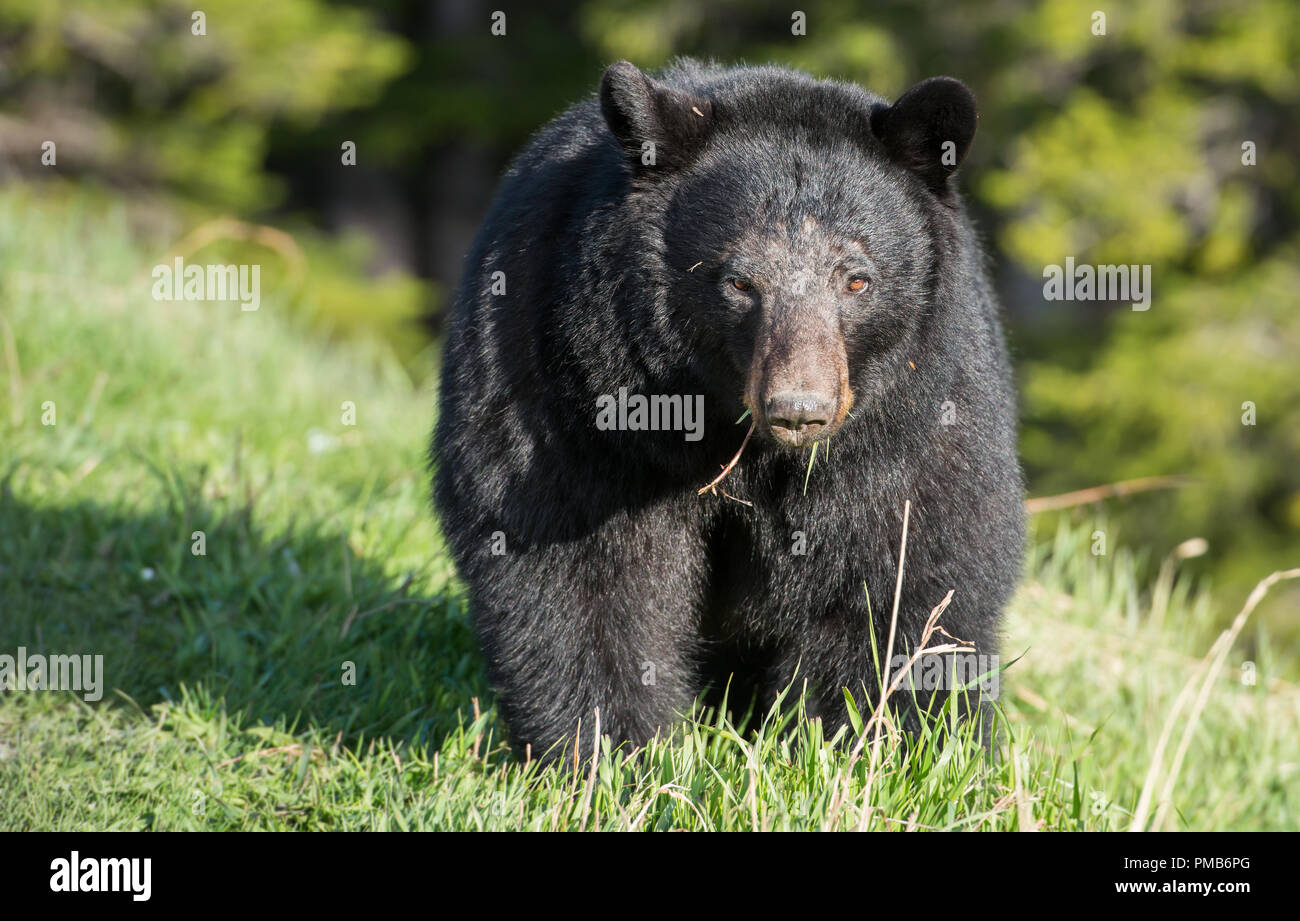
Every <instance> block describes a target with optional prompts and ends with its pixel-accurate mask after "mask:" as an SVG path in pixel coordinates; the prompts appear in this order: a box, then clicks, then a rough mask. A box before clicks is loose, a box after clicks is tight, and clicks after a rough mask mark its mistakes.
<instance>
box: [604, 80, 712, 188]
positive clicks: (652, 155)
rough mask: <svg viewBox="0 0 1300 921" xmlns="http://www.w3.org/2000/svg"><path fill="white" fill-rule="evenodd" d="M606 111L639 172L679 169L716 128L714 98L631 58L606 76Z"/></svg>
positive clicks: (612, 127) (692, 157)
mask: <svg viewBox="0 0 1300 921" xmlns="http://www.w3.org/2000/svg"><path fill="white" fill-rule="evenodd" d="M600 111H601V113H602V114H603V115H604V116H605V124H607V125H609V130H610V131H611V132H613V134H614V137H615V138H617V139H618V142H619V144H621V145H622V146H623V149H624V150H625V151H626V152H627V155H628V160H629V162H630V163H631V165H632V169H633V171H634V172H635V173H636V175H638V176H648V177H653V176H654V175H655V174H660V175H666V174H668V173H670V172H673V171H674V170H679V169H681V168H682V167H684V166H686V165H687V164H689V163H690V162H691V161H692V160H694V159H695V157H696V155H697V154H698V153H699V152H700V149H701V148H702V147H703V146H704V142H705V141H706V140H707V139H708V136H709V133H710V132H711V131H712V130H713V104H712V103H711V102H709V100H707V99H704V98H701V97H699V96H694V95H692V94H690V93H687V92H685V91H683V90H679V89H675V88H673V87H670V86H664V85H663V84H661V83H658V82H656V81H654V80H652V79H650V78H649V77H647V76H646V75H645V74H643V73H641V71H639V70H637V68H636V67H635V66H633V65H632V64H629V63H628V62H627V61H619V62H618V63H617V64H611V65H610V66H609V68H608V69H607V70H606V71H605V76H604V77H603V78H601V81H600Z"/></svg>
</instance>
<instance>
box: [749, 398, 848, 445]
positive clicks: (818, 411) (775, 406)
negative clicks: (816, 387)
mask: <svg viewBox="0 0 1300 921" xmlns="http://www.w3.org/2000/svg"><path fill="white" fill-rule="evenodd" d="M835 402H836V401H835V397H834V396H833V395H829V396H828V395H827V394H823V393H813V392H808V391H794V390H787V391H784V392H782V393H778V394H775V395H773V396H770V397H768V398H767V401H766V404H765V406H764V409H765V410H766V412H767V424H768V428H770V429H771V431H772V435H773V437H775V438H776V439H777V440H778V441H781V442H784V443H785V444H788V445H791V446H792V447H799V446H800V445H804V444H809V443H811V442H813V441H815V440H817V437H818V436H819V435H821V433H822V432H823V430H825V429H826V427H827V426H829V425H830V424H831V420H832V419H834V418H835Z"/></svg>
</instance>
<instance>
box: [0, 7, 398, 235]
mask: <svg viewBox="0 0 1300 921" xmlns="http://www.w3.org/2000/svg"><path fill="white" fill-rule="evenodd" d="M193 12H194V6H193V4H189V5H186V4H181V3H178V2H173V0H141V2H112V3H104V2H101V0H19V2H14V3H5V4H4V6H3V7H2V8H0V33H2V34H5V35H6V37H7V44H8V46H9V47H7V48H6V50H5V56H4V63H5V66H3V67H0V99H3V100H4V102H3V106H4V109H5V110H6V112H7V113H8V118H10V119H12V120H13V122H14V124H13V125H12V126H11V130H13V131H14V132H15V133H16V135H17V137H18V138H19V139H20V141H19V142H18V143H15V144H14V145H13V146H14V148H17V149H16V150H15V151H14V152H15V153H18V152H21V153H22V154H23V155H25V158H29V162H30V163H31V164H33V165H34V164H35V163H36V162H37V157H38V156H39V143H40V141H43V140H53V141H55V142H56V144H57V145H58V156H59V165H60V167H61V169H63V170H64V171H67V172H71V173H73V174H78V173H85V174H93V175H98V176H101V177H107V178H110V179H112V180H113V181H116V182H122V183H128V182H129V183H132V184H138V183H141V182H144V183H148V184H150V185H162V186H163V187H165V188H168V189H170V190H173V191H175V192H178V193H179V194H181V195H184V196H186V197H190V198H194V199H199V200H203V201H207V202H210V203H213V204H219V205H226V206H231V207H234V208H237V209H242V210H251V209H264V208H266V207H267V206H268V205H269V204H273V203H274V201H275V198H276V195H277V194H278V188H277V184H276V183H275V182H273V181H272V180H271V178H270V177H269V176H268V175H266V174H265V173H264V172H263V165H264V164H263V161H264V159H265V155H266V153H267V145H268V132H269V130H270V127H271V125H272V124H273V123H274V122H276V121H277V120H284V121H286V122H288V123H291V124H297V125H311V124H313V123H315V122H316V121H318V120H319V119H320V118H321V117H322V116H323V115H324V114H325V113H326V112H327V111H329V110H331V109H335V108H353V107H357V106H362V105H366V104H367V103H369V102H372V101H373V100H374V98H375V94H376V93H377V91H378V89H379V88H380V87H381V86H382V85H383V84H384V83H386V82H387V81H388V80H390V79H392V78H393V77H394V76H395V75H396V74H398V73H400V72H401V71H402V69H403V68H404V67H405V66H406V65H407V62H408V54H407V50H406V46H405V44H404V43H403V42H402V41H401V40H400V39H397V38H394V37H391V36H388V35H386V34H385V33H383V32H381V31H379V30H377V29H376V28H375V27H374V24H373V22H372V21H371V19H370V17H369V16H367V15H366V14H364V13H362V12H361V11H359V10H353V9H347V8H340V7H337V6H331V5H328V4H326V3H324V2H321V0H276V2H274V3H246V2H240V0H212V2H206V3H204V4H203V5H202V12H203V13H204V14H205V16H206V20H205V22H204V28H205V30H206V34H202V35H196V34H194V29H195V28H197V27H196V25H195V23H194V21H193V19H192V14H193ZM339 143H341V141H340V142H339ZM24 148H25V149H24ZM334 149H335V150H336V151H337V149H338V148H337V143H336V144H335V148H334ZM336 156H337V154H336Z"/></svg>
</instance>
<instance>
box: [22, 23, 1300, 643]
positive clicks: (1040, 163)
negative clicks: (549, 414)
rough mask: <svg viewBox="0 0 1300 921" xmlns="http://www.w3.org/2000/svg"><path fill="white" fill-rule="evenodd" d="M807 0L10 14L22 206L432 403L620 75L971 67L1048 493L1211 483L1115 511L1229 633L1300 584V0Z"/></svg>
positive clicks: (970, 176)
mask: <svg viewBox="0 0 1300 921" xmlns="http://www.w3.org/2000/svg"><path fill="white" fill-rule="evenodd" d="M794 7H795V8H796V9H798V10H799V11H801V12H802V13H803V14H804V15H805V16H806V34H805V35H795V34H792V15H793V13H794V9H792V8H791V5H790V4H774V3H769V2H753V0H751V2H717V3H709V4H704V3H701V2H698V0H670V2H663V3H645V2H639V0H587V2H578V3H572V4H567V3H557V2H551V0H532V2H529V3H527V4H506V3H504V2H502V0H490V2H487V0H376V2H373V3H368V4H362V3H349V2H333V0H274V2H260V3H255V2H247V0H202V2H200V0H191V2H190V3H175V2H161V0H159V2H147V0H141V2H125V0H4V3H3V5H0V182H3V183H6V184H19V183H21V184H29V185H32V186H33V187H34V188H37V189H39V194H40V195H41V196H42V197H43V198H44V199H45V200H48V201H51V202H54V201H56V200H58V199H60V198H68V197H76V196H81V197H84V196H94V197H97V198H107V199H112V200H114V201H119V202H121V203H123V204H124V206H125V207H128V208H129V209H130V214H131V219H132V221H133V222H134V223H135V224H136V225H138V226H140V227H142V228H145V229H146V230H148V231H149V232H151V233H153V234H155V235H156V236H157V238H158V240H159V242H160V246H161V247H162V248H163V250H165V251H168V252H173V253H177V252H179V253H183V254H184V255H185V256H186V258H187V259H193V260H199V259H201V260H202V261H226V262H230V261H241V262H258V263H261V264H262V273H263V274H262V285H263V290H267V289H269V288H273V287H274V288H277V289H281V290H283V291H287V292H289V296H288V297H287V300H289V301H290V302H292V303H293V304H294V305H296V309H300V310H302V311H304V312H306V313H308V314H310V315H311V316H312V318H313V320H314V321H315V322H318V323H320V324H321V325H322V326H324V327H326V328H328V329H329V330H330V331H331V332H332V333H334V334H336V335H338V336H340V337H368V338H377V339H381V340H384V341H387V342H388V343H390V344H391V347H392V348H393V349H394V350H395V351H396V352H397V353H398V354H399V355H401V356H402V358H403V360H404V361H405V362H406V366H407V367H408V368H409V371H410V374H411V376H412V379H413V381H414V382H416V383H418V384H422V385H423V384H425V383H427V382H428V380H429V379H430V376H431V373H432V370H433V368H434V356H435V355H436V345H437V335H438V329H439V325H440V319H439V318H440V312H441V310H442V309H443V307H444V305H445V304H446V301H447V298H448V296H449V292H450V291H451V290H452V289H453V286H454V284H455V282H456V279H457V276H458V274H459V270H460V265H461V260H462V258H463V255H464V253H465V251H466V249H467V247H468V244H469V240H470V237H471V235H472V233H473V231H474V229H475V227H476V226H477V224H478V222H479V220H480V219H481V217H482V215H483V213H484V211H485V208H486V206H487V203H488V201H489V198H490V196H491V194H492V191H493V188H494V185H495V182H496V179H497V177H498V176H499V174H500V173H501V171H502V170H503V168H504V167H505V166H506V164H507V163H508V161H509V158H510V157H511V155H512V154H513V153H514V152H515V151H517V150H518V149H519V148H520V146H521V145H522V144H523V143H524V141H525V140H526V139H527V137H528V136H529V134H530V133H531V132H532V131H534V130H535V129H537V128H538V127H540V126H541V125H542V124H543V123H545V122H546V121H547V120H548V119H550V118H551V117H552V116H554V115H555V114H557V113H558V112H559V111H561V110H562V109H563V108H565V107H567V106H568V105H569V104H571V103H572V102H574V101H577V100H578V99H580V98H582V97H583V96H584V95H586V94H589V93H591V92H593V91H594V90H595V89H596V87H597V85H598V82H599V79H600V74H601V71H602V69H603V67H604V66H605V65H606V64H608V63H610V62H612V61H614V60H618V59H620V58H626V59H629V60H631V61H633V62H634V63H636V64H638V65H639V66H642V67H645V68H652V67H656V66H658V65H661V64H663V63H665V62H666V61H667V60H669V59H670V58H671V57H673V56H675V55H693V56H699V57H708V58H716V59H718V60H720V61H725V62H739V61H748V62H754V63H762V62H780V63H785V64H789V65H793V66H796V67H800V68H803V69H806V70H807V71H809V72H811V73H813V74H815V75H817V76H826V77H837V78H842V79H848V80H853V81H857V82H859V83H861V84H863V85H864V86H866V87H868V88H870V89H872V90H874V91H876V92H878V93H881V94H882V95H885V96H887V97H893V96H896V95H898V94H899V93H901V92H902V91H903V90H904V89H906V88H907V87H908V86H909V85H910V84H911V83H913V82H914V81H916V80H919V79H921V78H924V77H926V76H930V75H934V74H949V75H953V76H956V77H959V78H961V79H962V80H964V81H966V82H967V83H968V84H969V85H970V86H971V87H972V88H973V89H974V90H975V92H976V95H977V96H978V98H979V100H980V104H981V120H980V127H979V133H978V136H977V138H976V142H975V144H974V147H973V150H972V153H971V156H970V159H969V161H968V163H967V165H966V166H965V168H964V170H963V177H962V185H963V188H964V191H965V194H966V196H967V198H968V200H969V202H970V204H971V207H972V210H973V212H974V214H975V217H976V220H977V221H978V223H979V225H980V227H981V229H982V231H983V233H984V234H985V236H986V238H987V240H988V243H989V248H990V251H991V253H992V256H993V260H994V269H995V275H996V279H997V283H998V286H999V288H1000V290H1001V294H1002V297H1003V301H1004V304H1005V306H1006V310H1007V314H1008V318H1009V321H1010V334H1011V341H1012V348H1013V352H1014V355H1015V360H1016V365H1017V369H1018V376H1019V382H1020V386H1021V390H1022V406H1023V409H1022V418H1023V426H1024V429H1023V441H1022V454H1023V459H1024V464H1025V467H1026V470H1027V472H1028V475H1029V481H1030V488H1031V493H1032V494H1034V495H1043V494H1051V493H1058V492H1063V491H1067V490H1075V489H1080V488H1083V487H1088V486H1093V485H1096V484H1101V483H1107V482H1113V481H1120V480H1125V479H1130V478H1135V477H1147V476H1155V475H1168V474H1183V475H1187V476H1189V477H1192V478H1194V479H1193V481H1192V482H1191V483H1190V484H1189V485H1185V486H1183V487H1181V488H1177V489H1169V490H1161V491H1153V492H1147V493H1143V494H1140V495H1133V496H1129V497H1127V498H1124V499H1117V500H1110V501H1109V502H1107V503H1106V508H1107V515H1108V516H1109V517H1108V519H1107V520H1108V524H1107V535H1108V549H1109V551H1110V552H1113V551H1114V549H1115V548H1116V546H1117V545H1118V544H1119V543H1121V542H1122V544H1123V545H1125V546H1129V547H1135V548H1139V549H1140V551H1141V553H1143V554H1144V555H1145V558H1146V560H1147V563H1148V565H1150V566H1158V565H1159V564H1160V562H1161V560H1162V559H1164V558H1165V557H1166V556H1167V555H1168V554H1170V553H1171V552H1173V551H1174V548H1175V547H1177V546H1178V545H1180V544H1181V543H1182V542H1184V541H1186V540H1188V539H1189V538H1192V537H1201V538H1204V539H1205V540H1206V541H1207V542H1208V552H1206V553H1205V554H1204V555H1203V556H1201V557H1199V558H1198V559H1196V560H1193V561H1190V562H1189V564H1188V565H1189V566H1190V568H1191V571H1192V572H1193V573H1197V574H1199V575H1201V576H1209V577H1211V581H1212V583H1213V585H1214V586H1215V587H1216V588H1217V589H1218V590H1219V592H1218V595H1219V598H1220V599H1221V601H1222V603H1223V604H1224V605H1225V606H1231V607H1233V608H1234V609H1235V607H1236V606H1237V605H1238V604H1239V603H1240V599H1241V598H1242V597H1243V596H1244V594H1245V592H1246V591H1247V590H1248V589H1249V587H1250V586H1251V585H1253V584H1254V583H1255V581H1256V580H1257V579H1258V578H1260V577H1261V576H1263V575H1265V574H1267V573H1268V572H1269V571H1271V570H1272V569H1275V568H1280V567H1282V566H1285V565H1292V566H1294V565H1296V564H1297V562H1300V309H1298V308H1300V259H1298V258H1297V257H1298V256H1300V182H1298V181H1297V179H1298V178H1300V177H1298V176H1297V169H1298V166H1297V160H1298V158H1297V152H1300V119H1297V114H1298V113H1300V106H1298V105H1297V104H1298V102H1300V4H1297V3H1296V2H1295V0H1236V2H1232V0H1188V2H1184V3H1179V2H1173V0H1126V2H1125V3H1122V4H1114V5H1110V6H1109V7H1108V6H1106V5H1104V4H1102V3H1101V2H1100V0H1087V2H1083V0H1045V2H1022V0H994V2H988V0H943V2H938V0H932V2H921V3H891V2H876V3H870V4H865V3H864V4H854V3H849V2H840V0H801V2H799V3H798V4H795V5H794ZM196 9H198V10H201V11H202V13H203V23H202V25H203V34H200V35H196V34H195V30H196V22H195V16H194V12H195V10H196ZM496 10H501V11H502V12H504V13H505V17H506V18H505V34H504V35H494V34H493V33H492V24H493V13H494V11H496ZM1098 11H1099V12H1102V13H1104V14H1105V34H1104V35H1101V34H1096V29H1097V24H1098V20H1097V19H1096V17H1095V15H1094V13H1095V12H1098ZM51 140H52V141H54V142H55V143H56V149H57V162H56V164H43V162H42V155H43V148H42V145H43V144H44V143H45V142H46V141H51ZM348 141H351V142H353V143H354V144H355V151H356V154H355V165H344V163H343V162H342V161H343V148H344V144H345V142H348ZM1247 142H1249V143H1247ZM1243 145H1245V148H1249V150H1250V151H1253V157H1252V156H1250V155H1247V154H1246V152H1245V150H1244V147H1243ZM268 247H269V250H268ZM168 248H170V249H168ZM200 253H201V254H202V255H200ZM1067 257H1073V258H1074V259H1075V260H1076V262H1078V263H1091V264H1109V263H1116V264H1149V265H1151V266H1152V278H1153V294H1152V299H1151V306H1150V309H1149V310H1147V311H1144V312H1142V311H1134V310H1132V309H1130V307H1129V305H1127V304H1102V303H1096V302H1091V301H1076V302H1072V301H1048V300H1045V299H1044V297H1043V270H1044V267H1045V266H1047V265H1054V264H1062V263H1064V261H1065V259H1066V258H1067ZM94 297H96V292H95V290H94V289H93V287H87V289H86V298H87V299H88V300H93V298H94ZM0 307H2V301H0ZM83 347H85V346H84V344H77V343H70V344H69V349H70V350H76V349H79V348H83ZM1245 404H1251V405H1253V407H1254V410H1253V412H1254V419H1253V423H1254V424H1246V421H1250V420H1248V419H1247V420H1246V421H1243V420H1244V417H1246V415H1247V414H1248V413H1249V412H1250V408H1249V406H1247V405H1245ZM431 410H432V407H431ZM1095 512H1096V509H1095V508H1094V509H1082V510H1080V509H1075V510H1071V511H1065V512H1061V513H1060V514H1071V515H1079V514H1093V513H1095ZM1051 517H1052V516H1051V515H1040V516H1037V520H1038V523H1039V525H1040V526H1045V527H1049V528H1050V527H1051V526H1052V522H1051ZM1290 598H1291V601H1292V603H1291V604H1289V605H1283V606H1281V607H1282V609H1283V610H1290V611H1292V612H1294V611H1295V609H1296V605H1295V602H1296V601H1297V596H1296V595H1295V594H1294V593H1293V594H1292V595H1291V596H1290ZM1288 620H1289V621H1290V622H1289V623H1275V624H1273V629H1275V630H1278V631H1279V635H1281V636H1289V637H1290V638H1291V639H1292V640H1295V639H1296V638H1297V637H1300V633H1297V632H1296V631H1297V627H1296V621H1298V620H1300V619H1297V618H1294V617H1293V616H1292V617H1289V618H1288ZM1288 631H1289V633H1288Z"/></svg>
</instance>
